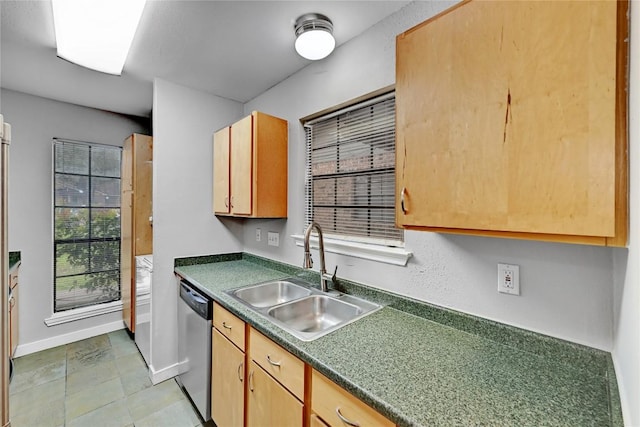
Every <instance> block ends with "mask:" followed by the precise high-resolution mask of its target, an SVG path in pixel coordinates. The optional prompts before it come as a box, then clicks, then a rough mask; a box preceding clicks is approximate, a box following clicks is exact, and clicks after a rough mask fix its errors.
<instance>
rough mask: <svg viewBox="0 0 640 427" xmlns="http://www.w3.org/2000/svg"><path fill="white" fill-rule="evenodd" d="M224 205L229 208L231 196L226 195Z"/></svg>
mask: <svg viewBox="0 0 640 427" xmlns="http://www.w3.org/2000/svg"><path fill="white" fill-rule="evenodd" d="M224 207H225V208H228V207H229V196H226V197H225V198H224Z"/></svg>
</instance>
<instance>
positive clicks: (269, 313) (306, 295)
mask: <svg viewBox="0 0 640 427" xmlns="http://www.w3.org/2000/svg"><path fill="white" fill-rule="evenodd" d="M227 293H228V294H229V295H231V296H232V297H233V298H235V299H236V300H238V301H240V302H241V303H242V304H244V305H246V306H247V307H249V308H250V309H252V310H253V311H255V312H257V313H259V314H261V315H263V316H264V317H266V318H267V319H269V320H270V321H271V322H273V323H274V324H275V325H277V326H279V327H281V328H282V329H284V330H285V331H287V332H289V333H290V334H292V335H294V336H295V337H296V338H299V339H300V340H302V341H313V340H314V339H316V338H319V337H321V336H323V335H326V334H328V333H329V332H332V331H335V330H336V329H339V328H341V327H343V326H345V325H348V324H349V323H352V322H354V321H356V320H358V319H360V318H362V317H364V316H366V315H368V314H371V313H373V312H375V311H376V310H379V309H380V308H382V306H380V305H378V304H375V303H372V302H369V301H366V300H363V299H361V298H357V297H354V296H352V295H347V294H340V293H334V292H330V293H325V292H322V291H321V290H319V289H316V288H311V287H309V286H308V285H307V284H306V282H303V281H301V280H298V279H296V278H289V279H281V280H273V281H269V282H264V283H259V284H257V285H252V286H248V287H244V288H239V289H233V290H230V291H227Z"/></svg>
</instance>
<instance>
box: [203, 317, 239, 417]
mask: <svg viewBox="0 0 640 427" xmlns="http://www.w3.org/2000/svg"><path fill="white" fill-rule="evenodd" d="M212 331H213V337H212V352H211V354H212V355H213V357H212V368H211V418H212V419H213V421H214V422H215V423H216V425H217V426H218V427H237V426H242V425H243V424H244V378H245V362H244V361H245V355H244V353H243V352H242V351H241V350H240V349H239V348H237V347H236V346H235V345H234V344H233V343H232V342H231V341H229V340H228V339H227V338H225V336H224V335H222V334H221V333H220V331H218V330H217V329H215V328H212Z"/></svg>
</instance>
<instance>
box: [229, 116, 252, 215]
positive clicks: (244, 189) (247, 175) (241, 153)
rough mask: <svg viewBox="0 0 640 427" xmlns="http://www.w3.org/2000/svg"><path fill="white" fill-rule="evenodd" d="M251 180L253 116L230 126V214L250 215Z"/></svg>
mask: <svg viewBox="0 0 640 427" xmlns="http://www.w3.org/2000/svg"><path fill="white" fill-rule="evenodd" d="M252 180H253V116H247V117H245V118H244V119H242V120H240V121H238V122H236V123H234V124H233V125H232V126H231V212H232V213H233V214H236V215H251V208H252V206H251V201H252V194H253V193H252V191H253V188H252V185H251V184H252Z"/></svg>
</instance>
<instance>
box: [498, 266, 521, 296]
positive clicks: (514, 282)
mask: <svg viewBox="0 0 640 427" xmlns="http://www.w3.org/2000/svg"><path fill="white" fill-rule="evenodd" d="M498 292H502V293H503V294H510V295H520V266H519V265H515V264H498Z"/></svg>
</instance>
